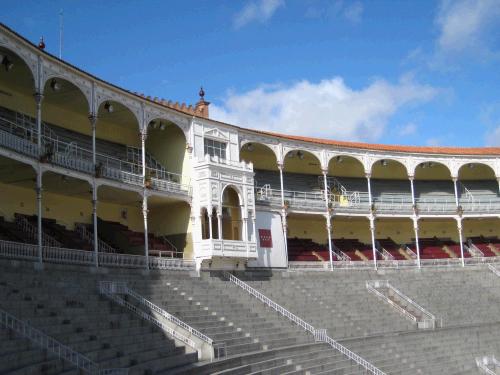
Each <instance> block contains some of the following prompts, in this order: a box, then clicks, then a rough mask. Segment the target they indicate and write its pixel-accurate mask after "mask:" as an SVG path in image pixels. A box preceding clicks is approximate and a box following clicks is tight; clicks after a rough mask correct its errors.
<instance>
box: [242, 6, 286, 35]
mask: <svg viewBox="0 0 500 375" xmlns="http://www.w3.org/2000/svg"><path fill="white" fill-rule="evenodd" d="M284 5H285V2H284V0H259V1H250V2H249V3H247V5H245V7H244V8H243V9H242V10H241V11H239V12H238V13H237V14H236V15H235V16H234V19H233V25H234V27H235V28H237V29H239V28H241V27H243V26H245V25H247V24H249V23H251V22H254V21H258V22H266V21H267V20H269V19H270V18H271V17H272V16H273V15H274V13H275V12H276V11H277V10H278V9H279V8H280V7H282V6H284Z"/></svg>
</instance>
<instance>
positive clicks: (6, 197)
mask: <svg viewBox="0 0 500 375" xmlns="http://www.w3.org/2000/svg"><path fill="white" fill-rule="evenodd" d="M42 199H43V201H42V202H43V203H42V204H43V208H42V209H43V214H42V216H43V217H46V218H49V219H55V220H56V221H57V222H58V223H59V224H61V225H64V226H66V227H67V228H68V229H72V228H73V227H74V224H75V223H87V224H90V223H91V222H92V202H91V201H90V200H86V199H81V198H75V197H68V196H65V195H60V194H53V193H50V192H47V191H44V192H43V198H42ZM124 208H125V209H127V212H128V215H127V219H123V218H122V210H123V209H124ZM36 212H37V210H36V197H35V191H34V190H32V189H27V188H21V187H17V186H14V185H7V184H0V215H2V216H5V217H6V219H7V220H9V221H11V220H13V218H14V213H21V214H25V215H35V214H36ZM98 216H99V217H100V218H101V219H104V220H108V221H117V222H120V223H122V224H124V225H126V226H128V227H129V228H130V229H132V230H134V231H143V230H144V229H143V221H142V211H141V209H140V208H139V207H132V206H126V205H118V204H113V203H107V202H99V203H98Z"/></svg>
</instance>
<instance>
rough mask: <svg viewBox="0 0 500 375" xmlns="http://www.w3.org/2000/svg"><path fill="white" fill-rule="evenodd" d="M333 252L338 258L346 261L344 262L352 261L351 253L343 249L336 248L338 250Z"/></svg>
mask: <svg viewBox="0 0 500 375" xmlns="http://www.w3.org/2000/svg"><path fill="white" fill-rule="evenodd" d="M333 254H334V255H335V257H336V258H337V260H341V261H344V262H350V261H351V257H350V256H349V255H347V254H346V253H344V252H343V251H342V250H339V249H336V250H334V251H333Z"/></svg>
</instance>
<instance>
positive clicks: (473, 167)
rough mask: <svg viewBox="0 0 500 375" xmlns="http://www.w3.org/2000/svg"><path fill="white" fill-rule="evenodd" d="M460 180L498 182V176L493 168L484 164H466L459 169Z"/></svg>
mask: <svg viewBox="0 0 500 375" xmlns="http://www.w3.org/2000/svg"><path fill="white" fill-rule="evenodd" d="M457 175H458V179H459V180H462V179H464V180H469V179H474V180H496V178H497V177H496V174H495V170H494V169H493V167H491V166H490V165H489V164H486V163H482V162H471V163H464V164H462V165H461V166H460V167H459V168H458V173H457Z"/></svg>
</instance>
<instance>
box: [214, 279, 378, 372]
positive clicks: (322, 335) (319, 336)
mask: <svg viewBox="0 0 500 375" xmlns="http://www.w3.org/2000/svg"><path fill="white" fill-rule="evenodd" d="M224 275H225V276H226V277H227V278H228V279H229V280H230V281H231V282H233V283H234V284H236V285H238V286H239V287H240V288H242V289H243V290H245V291H246V292H248V293H249V294H250V295H252V296H254V297H255V298H257V299H258V300H260V301H261V302H263V303H265V304H266V305H267V306H269V307H271V308H272V309H274V310H276V311H277V312H278V313H280V314H281V315H283V316H284V317H286V318H288V319H289V320H291V321H292V322H294V323H295V324H297V325H298V326H299V327H302V328H304V329H305V330H306V331H308V332H310V333H312V334H313V335H314V337H315V339H316V340H317V341H322V342H326V343H328V344H330V346H331V347H333V348H334V349H336V350H338V351H339V352H341V353H342V354H344V355H345V356H347V357H348V358H349V359H351V360H352V361H354V362H356V363H357V364H358V365H360V366H362V367H364V368H365V369H366V370H367V371H369V372H371V373H372V374H376V375H385V373H384V372H383V371H381V370H380V369H378V368H377V367H375V366H374V365H372V364H371V363H370V362H368V361H367V360H365V359H364V358H362V357H360V356H359V355H357V354H356V353H354V352H352V351H350V350H349V349H347V348H346V347H345V346H343V345H341V344H339V343H338V342H337V341H335V340H334V339H332V338H331V337H330V336H328V335H327V334H326V331H325V330H324V329H318V330H317V329H315V328H314V327H313V326H312V325H311V324H309V323H307V322H306V321H304V320H303V319H301V318H299V317H298V316H297V315H295V314H293V313H291V312H290V311H288V310H287V309H285V308H284V307H283V306H281V305H279V304H277V303H276V302H274V301H273V300H271V299H270V298H268V297H266V296H265V295H264V294H262V293H261V292H259V291H258V290H257V289H255V288H252V287H251V286H250V285H248V284H247V283H245V282H244V281H242V280H240V279H238V278H237V277H236V276H234V275H232V274H230V273H229V272H227V271H225V272H224Z"/></svg>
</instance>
